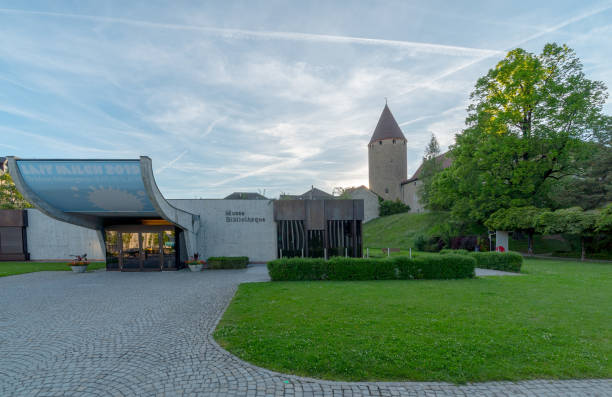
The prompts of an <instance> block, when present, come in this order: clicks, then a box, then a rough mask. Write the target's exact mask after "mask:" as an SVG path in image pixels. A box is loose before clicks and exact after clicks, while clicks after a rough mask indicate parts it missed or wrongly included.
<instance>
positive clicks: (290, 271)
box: [268, 258, 328, 281]
mask: <svg viewBox="0 0 612 397" xmlns="http://www.w3.org/2000/svg"><path fill="white" fill-rule="evenodd" d="M268 273H269V274H270V278H271V279H272V281H305V280H325V279H326V278H327V273H328V266H327V261H326V260H325V259H323V258H282V259H276V260H273V261H270V262H268Z"/></svg>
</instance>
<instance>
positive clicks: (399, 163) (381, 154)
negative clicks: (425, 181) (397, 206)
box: [368, 139, 408, 200]
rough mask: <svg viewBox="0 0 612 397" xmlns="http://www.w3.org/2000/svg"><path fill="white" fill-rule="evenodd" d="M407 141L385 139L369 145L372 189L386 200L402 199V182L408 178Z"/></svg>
mask: <svg viewBox="0 0 612 397" xmlns="http://www.w3.org/2000/svg"><path fill="white" fill-rule="evenodd" d="M407 167H408V166H407V154H406V141H404V140H402V139H383V140H381V141H375V142H373V143H371V144H369V145H368V168H369V181H370V189H371V190H372V191H374V192H375V193H376V194H378V195H380V196H381V197H382V198H384V199H385V200H398V199H399V200H401V199H402V196H401V191H400V183H401V182H402V181H404V180H406V179H407V169H408V168H407Z"/></svg>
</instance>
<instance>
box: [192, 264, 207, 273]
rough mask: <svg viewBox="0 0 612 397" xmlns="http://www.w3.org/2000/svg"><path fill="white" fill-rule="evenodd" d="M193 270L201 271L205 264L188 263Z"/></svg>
mask: <svg viewBox="0 0 612 397" xmlns="http://www.w3.org/2000/svg"><path fill="white" fill-rule="evenodd" d="M188 266H189V270H191V271H192V272H201V271H202V267H203V266H204V265H188Z"/></svg>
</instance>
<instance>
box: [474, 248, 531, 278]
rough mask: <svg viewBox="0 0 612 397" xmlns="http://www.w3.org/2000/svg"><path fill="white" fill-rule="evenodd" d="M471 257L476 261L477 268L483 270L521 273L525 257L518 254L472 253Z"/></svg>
mask: <svg viewBox="0 0 612 397" xmlns="http://www.w3.org/2000/svg"><path fill="white" fill-rule="evenodd" d="M470 256H471V257H472V258H474V259H476V267H479V268H482V269H494V270H503V271H506V272H515V273H520V272H521V265H522V264H523V257H522V256H521V254H517V253H516V252H470Z"/></svg>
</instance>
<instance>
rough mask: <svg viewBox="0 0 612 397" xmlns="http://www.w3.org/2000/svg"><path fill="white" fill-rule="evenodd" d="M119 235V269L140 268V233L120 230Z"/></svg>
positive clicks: (132, 269) (126, 270)
mask: <svg viewBox="0 0 612 397" xmlns="http://www.w3.org/2000/svg"><path fill="white" fill-rule="evenodd" d="M120 235H121V243H122V247H121V255H120V264H119V265H120V267H121V271H124V272H129V271H139V270H140V268H141V263H140V261H141V255H140V233H129V232H122V233H120Z"/></svg>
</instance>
